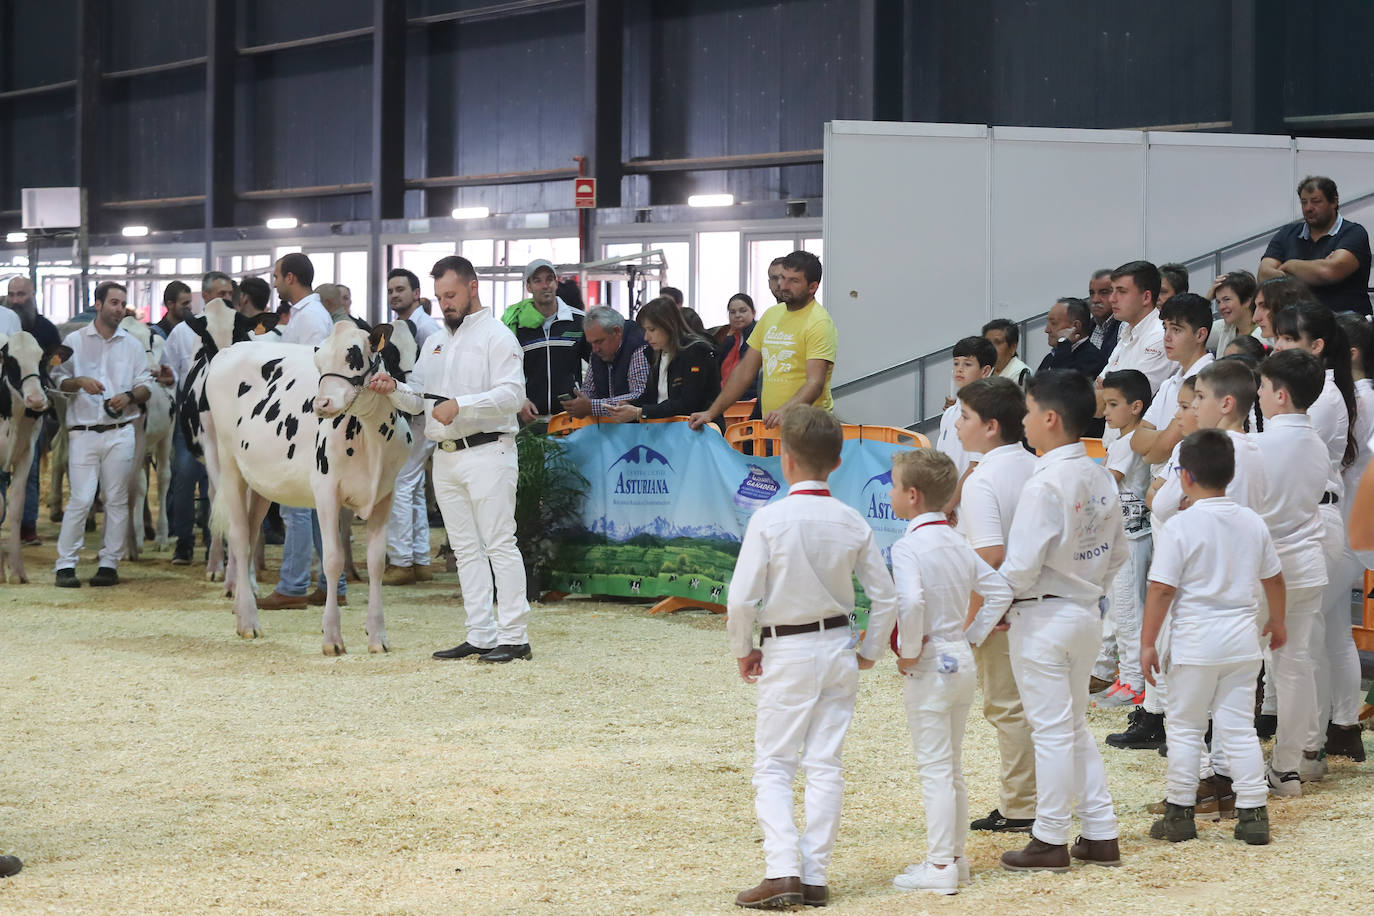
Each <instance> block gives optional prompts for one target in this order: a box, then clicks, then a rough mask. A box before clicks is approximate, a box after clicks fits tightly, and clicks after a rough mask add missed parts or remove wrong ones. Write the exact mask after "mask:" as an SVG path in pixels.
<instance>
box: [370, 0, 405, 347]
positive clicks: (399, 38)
mask: <svg viewBox="0 0 1374 916" xmlns="http://www.w3.org/2000/svg"><path fill="white" fill-rule="evenodd" d="M372 9H373V33H372V236H371V241H370V243H369V245H368V255H367V285H368V290H367V293H368V295H367V302H368V306H367V320H368V321H370V322H371V323H372V324H378V323H379V322H381V321H382V320H383V319H384V316H385V314H386V312H385V309H384V308H383V306H384V304H385V302H386V296H385V292H384V291H385V289H386V279H385V278H386V265H385V264H383V263H382V255H383V251H382V221H383V220H387V219H400V218H401V217H403V216H404V215H405V191H406V183H405V164H406V163H405V137H406V109H405V91H406V70H405V64H406V55H405V51H406V3H405V0H373V5H372Z"/></svg>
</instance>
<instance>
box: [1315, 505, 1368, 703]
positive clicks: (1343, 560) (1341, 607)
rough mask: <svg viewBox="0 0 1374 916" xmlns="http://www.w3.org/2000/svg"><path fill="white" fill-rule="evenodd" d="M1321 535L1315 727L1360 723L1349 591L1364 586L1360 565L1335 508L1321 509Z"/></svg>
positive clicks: (1357, 674)
mask: <svg viewBox="0 0 1374 916" xmlns="http://www.w3.org/2000/svg"><path fill="white" fill-rule="evenodd" d="M1321 515H1322V521H1323V522H1325V523H1326V530H1325V532H1324V534H1323V536H1322V550H1323V551H1324V552H1325V554H1326V576H1327V580H1328V581H1327V584H1326V588H1325V590H1324V591H1323V593H1322V613H1321V616H1320V617H1319V618H1318V619H1317V623H1316V628H1315V629H1316V632H1315V633H1314V634H1313V637H1312V657H1313V659H1314V660H1315V661H1316V667H1315V670H1316V673H1317V708H1318V710H1320V712H1321V716H1320V720H1319V723H1318V724H1319V725H1321V726H1323V727H1325V725H1326V723H1327V721H1331V722H1334V723H1336V724H1337V725H1355V724H1356V723H1358V722H1359V717H1358V713H1359V708H1360V697H1361V696H1362V695H1363V694H1362V693H1361V691H1360V653H1359V650H1357V649H1356V648H1355V634H1354V631H1353V630H1352V629H1351V619H1350V590H1351V589H1352V588H1362V587H1363V585H1364V565H1363V564H1362V563H1360V561H1359V560H1358V559H1356V557H1355V553H1354V551H1352V550H1351V549H1350V543H1349V541H1348V540H1347V538H1346V536H1345V522H1344V521H1343V520H1342V519H1341V514H1340V511H1339V510H1338V509H1337V507H1336V506H1331V505H1328V506H1322V507H1321Z"/></svg>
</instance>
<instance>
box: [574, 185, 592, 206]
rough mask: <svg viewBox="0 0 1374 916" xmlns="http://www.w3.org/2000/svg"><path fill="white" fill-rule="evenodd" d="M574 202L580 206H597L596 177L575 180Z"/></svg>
mask: <svg viewBox="0 0 1374 916" xmlns="http://www.w3.org/2000/svg"><path fill="white" fill-rule="evenodd" d="M573 203H574V204H575V205H576V206H578V207H593V208H594V207H596V179H595V178H578V179H576V180H574V181H573Z"/></svg>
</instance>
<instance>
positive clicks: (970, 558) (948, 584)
mask: <svg viewBox="0 0 1374 916" xmlns="http://www.w3.org/2000/svg"><path fill="white" fill-rule="evenodd" d="M1016 447H1017V448H1020V446H1016ZM892 578H893V581H894V582H895V583H896V586H897V603H898V610H897V632H898V634H899V635H900V636H901V638H902V639H901V648H902V657H903V658H916V657H917V656H918V655H920V654H921V644H922V642H923V641H924V639H925V637H927V636H929V637H930V639H931V641H933V642H935V641H944V642H953V641H956V640H958V641H960V642H963V641H964V619H965V618H966V617H967V616H968V605H969V595H970V594H971V593H973V592H977V593H978V594H979V595H981V596H982V597H983V601H984V602H991V603H993V604H996V605H998V606H1000V607H1001V608H1002V609H1003V612H1004V613H1005V611H1006V608H1007V606H1008V605H1010V604H1011V589H1010V588H1009V587H1008V586H1007V583H1006V581H1005V580H1004V579H1003V578H1002V577H1001V576H999V575H997V572H996V570H994V569H993V568H992V567H991V566H989V565H988V564H987V563H986V562H984V560H983V558H982V557H980V556H978V554H976V553H974V551H973V548H972V547H971V546H969V542H968V541H967V540H965V539H964V537H963V536H962V535H960V534H959V533H958V532H957V531H955V530H954V529H953V528H951V527H950V526H949V523H948V522H947V521H945V517H944V515H943V513H940V512H926V513H924V514H922V515H918V516H916V517H915V518H913V519H912V520H911V522H910V524H908V525H907V527H906V534H904V535H903V536H902V538H901V540H899V541H897V543H895V544H893V545H892ZM999 616H1000V615H999Z"/></svg>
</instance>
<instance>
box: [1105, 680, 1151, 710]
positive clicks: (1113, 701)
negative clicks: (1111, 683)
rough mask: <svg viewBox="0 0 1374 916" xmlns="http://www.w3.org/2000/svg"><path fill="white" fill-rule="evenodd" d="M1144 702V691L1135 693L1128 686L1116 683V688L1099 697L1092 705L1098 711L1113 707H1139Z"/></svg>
mask: <svg viewBox="0 0 1374 916" xmlns="http://www.w3.org/2000/svg"><path fill="white" fill-rule="evenodd" d="M1144 702H1145V691H1144V690H1142V691H1140V692H1139V693H1137V692H1136V691H1135V690H1133V689H1131V686H1130V685H1129V684H1123V683H1121V682H1120V681H1117V686H1115V687H1113V688H1112V689H1111V690H1108V691H1107V692H1106V693H1105V694H1102V695H1100V696H1099V697H1098V698H1097V699H1096V700H1095V701H1094V702H1093V705H1094V706H1096V707H1097V708H1099V709H1108V708H1111V707H1113V706H1139V705H1140V704H1141V703H1144Z"/></svg>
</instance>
